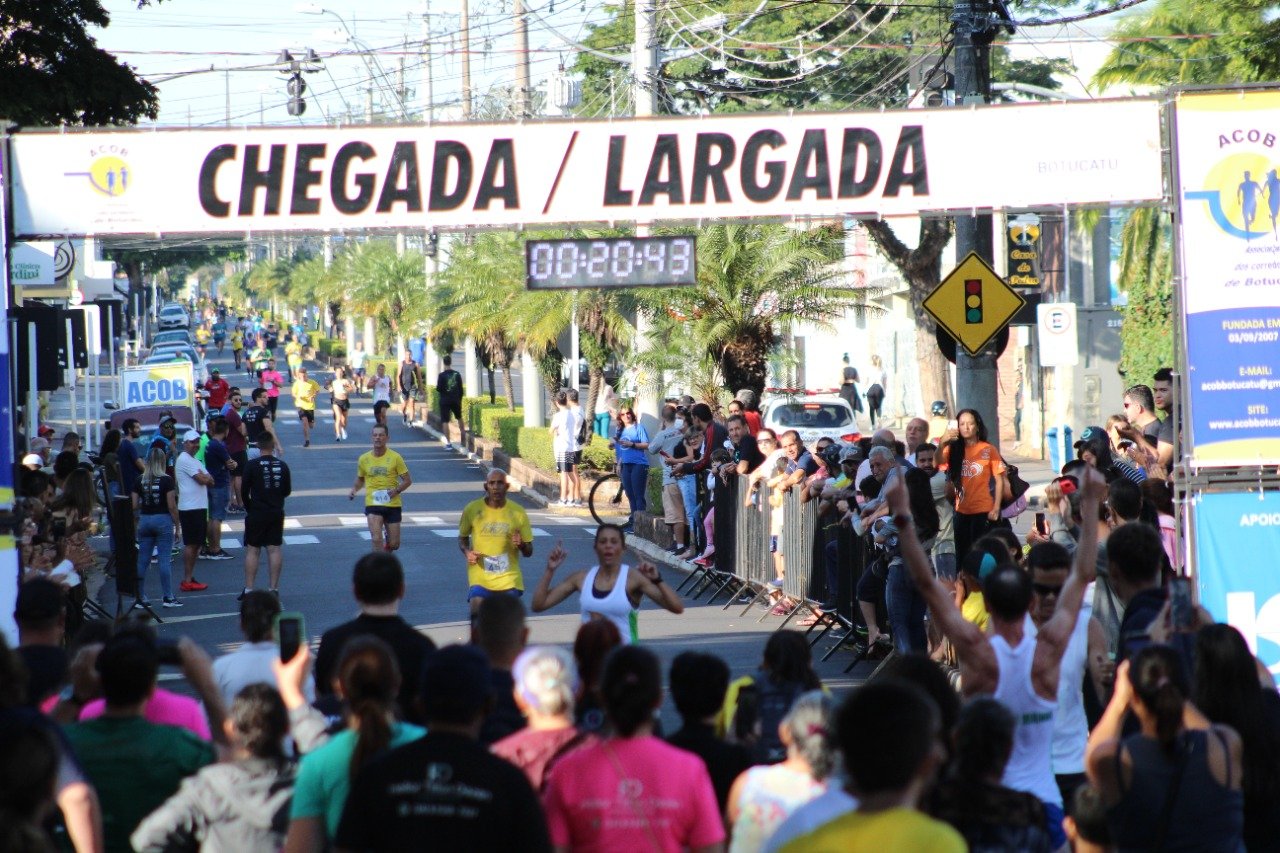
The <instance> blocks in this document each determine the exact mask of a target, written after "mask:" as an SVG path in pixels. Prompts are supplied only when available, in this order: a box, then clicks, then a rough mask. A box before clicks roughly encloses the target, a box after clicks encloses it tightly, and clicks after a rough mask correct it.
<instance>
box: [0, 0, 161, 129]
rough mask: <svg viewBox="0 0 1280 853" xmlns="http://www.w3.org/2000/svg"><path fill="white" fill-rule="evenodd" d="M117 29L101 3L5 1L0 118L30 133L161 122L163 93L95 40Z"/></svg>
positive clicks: (0, 3)
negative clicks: (97, 32) (96, 33)
mask: <svg viewBox="0 0 1280 853" xmlns="http://www.w3.org/2000/svg"><path fill="white" fill-rule="evenodd" d="M138 5H139V7H141V6H146V5H148V3H147V0H141V2H139V3H138ZM110 22H111V18H110V16H109V15H108V14H107V12H106V10H105V9H104V8H103V7H102V3H101V2H99V0H0V33H3V35H2V36H0V115H3V116H4V117H5V118H7V119H9V120H10V121H14V122H17V123H18V124H19V125H23V126H27V127H33V126H42V125H44V126H47V125H59V124H72V125H89V126H95V125H113V124H133V123H135V122H137V121H139V120H141V119H144V118H155V117H156V114H157V112H158V111H159V107H160V102H159V92H158V91H157V90H156V87H155V86H153V85H152V84H151V83H148V82H147V81H146V80H143V79H141V78H139V77H138V76H137V74H136V73H135V71H134V68H133V67H132V66H130V65H127V64H126V63H123V62H121V61H119V60H118V59H116V58H115V57H114V56H112V55H111V54H110V53H108V52H107V51H105V50H103V49H102V48H100V47H98V45H97V42H96V41H95V39H94V38H93V36H91V35H90V34H89V32H88V29H87V28H88V27H90V26H97V27H106V26H107V25H108V24H110Z"/></svg>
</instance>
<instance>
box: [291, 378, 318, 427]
mask: <svg viewBox="0 0 1280 853" xmlns="http://www.w3.org/2000/svg"><path fill="white" fill-rule="evenodd" d="M293 373H294V376H295V377H296V379H295V380H294V383H293V388H292V389H291V390H292V392H293V405H294V406H296V407H297V409H298V422H299V423H301V424H302V446H303V447H310V446H311V428H312V427H313V426H315V425H316V397H318V396H320V383H319V382H317V381H315V380H314V379H312V378H311V377H310V376H308V375H307V369H306V368H305V367H303V366H302V365H301V364H299V365H298V366H297V367H296V368H294V370H293Z"/></svg>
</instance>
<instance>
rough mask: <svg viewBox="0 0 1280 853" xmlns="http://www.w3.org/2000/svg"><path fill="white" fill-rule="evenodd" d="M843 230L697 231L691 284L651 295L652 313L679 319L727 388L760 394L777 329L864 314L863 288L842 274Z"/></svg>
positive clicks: (763, 226) (755, 227)
mask: <svg viewBox="0 0 1280 853" xmlns="http://www.w3.org/2000/svg"><path fill="white" fill-rule="evenodd" d="M843 256H844V232H843V230H842V229H840V228H838V227H831V226H823V227H820V228H814V229H812V230H808V231H799V230H796V229H793V228H790V227H788V226H785V225H780V224H777V223H770V222H753V223H746V224H738V223H726V224H717V225H711V226H707V227H705V228H702V229H701V230H699V231H698V286H697V287H689V288H679V289H676V290H662V291H656V292H654V293H653V294H647V295H646V296H645V297H644V299H645V302H646V303H647V304H648V305H649V310H650V311H651V312H653V313H654V314H659V313H664V312H665V313H669V314H670V315H672V316H674V317H676V318H677V319H679V320H680V321H681V322H682V324H683V325H684V327H685V329H686V330H687V332H686V333H687V334H689V335H691V336H692V337H693V338H694V339H695V340H697V341H698V342H699V343H700V344H702V346H704V347H705V349H706V351H707V352H708V353H709V354H710V355H711V357H712V358H713V359H714V360H715V362H716V364H717V365H718V366H719V368H720V373H721V375H722V376H723V377H724V381H725V382H726V383H727V384H728V386H729V387H730V388H732V389H740V388H750V389H752V390H754V391H755V392H756V393H757V394H758V393H760V392H761V391H763V389H764V386H765V381H766V377H767V374H768V369H769V357H770V355H771V354H772V353H773V352H774V350H775V348H776V347H777V346H778V345H779V343H780V338H779V331H780V329H782V328H785V327H788V326H792V325H798V324H801V323H811V324H814V325H818V326H826V327H830V326H831V324H832V322H833V321H835V320H837V319H839V318H840V317H843V316H844V315H845V314H846V313H847V312H848V311H849V310H851V309H853V310H865V309H866V308H867V303H866V291H865V290H864V289H862V288H859V287H856V286H854V284H853V283H852V281H850V280H849V279H848V278H847V277H846V276H845V275H844V273H843V271H842V270H841V267H840V261H841V259H842V258H843Z"/></svg>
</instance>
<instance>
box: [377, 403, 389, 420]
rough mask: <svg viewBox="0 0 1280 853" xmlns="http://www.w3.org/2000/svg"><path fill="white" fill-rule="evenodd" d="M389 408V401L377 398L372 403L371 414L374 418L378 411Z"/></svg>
mask: <svg viewBox="0 0 1280 853" xmlns="http://www.w3.org/2000/svg"><path fill="white" fill-rule="evenodd" d="M389 408H391V404H390V403H389V402H387V401H386V400H378V401H377V402H376V403H374V404H373V416H374V417H375V418H376V417H377V416H378V413H379V412H385V411H386V410H387V409H389Z"/></svg>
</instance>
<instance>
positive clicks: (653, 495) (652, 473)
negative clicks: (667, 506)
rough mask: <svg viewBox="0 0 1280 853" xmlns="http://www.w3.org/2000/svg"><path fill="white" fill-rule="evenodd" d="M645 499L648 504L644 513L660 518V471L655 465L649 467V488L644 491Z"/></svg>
mask: <svg viewBox="0 0 1280 853" xmlns="http://www.w3.org/2000/svg"><path fill="white" fill-rule="evenodd" d="M645 497H646V499H647V500H648V502H649V505H648V506H647V507H645V511H646V512H648V513H649V514H650V515H656V516H657V517H658V518H662V469H661V468H659V467H658V466H657V465H650V466H649V487H648V488H647V489H646V490H645Z"/></svg>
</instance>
